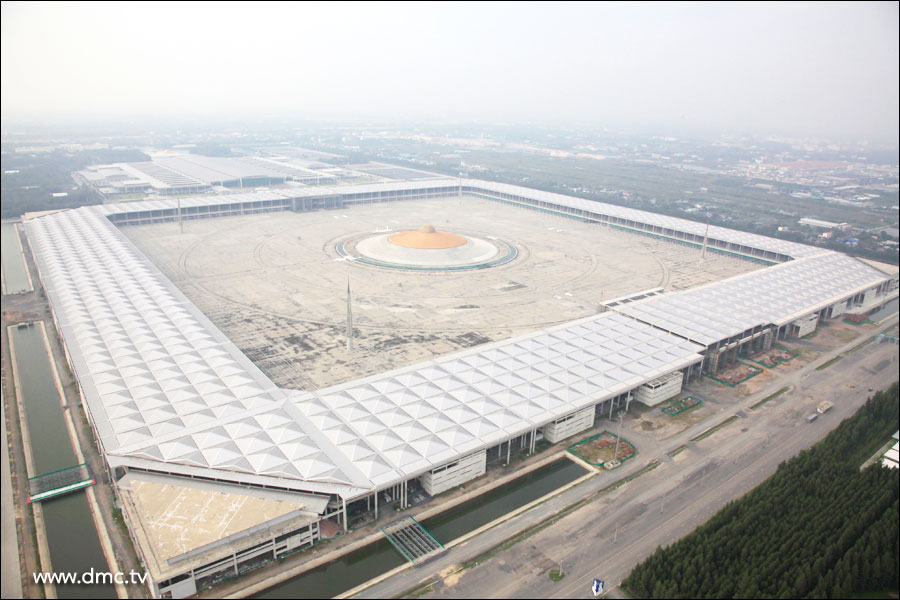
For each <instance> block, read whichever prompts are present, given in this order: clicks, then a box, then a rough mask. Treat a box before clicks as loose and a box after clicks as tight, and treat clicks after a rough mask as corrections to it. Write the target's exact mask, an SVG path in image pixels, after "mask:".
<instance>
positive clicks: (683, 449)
mask: <svg viewBox="0 0 900 600" xmlns="http://www.w3.org/2000/svg"><path fill="white" fill-rule="evenodd" d="M685 450H687V444H684V445H683V446H678V447H677V448H675V449H674V450H672V451H671V452H669V457H674V456H675V455H676V454H678V453H679V452H683V451H685Z"/></svg>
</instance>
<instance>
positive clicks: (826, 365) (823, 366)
mask: <svg viewBox="0 0 900 600" xmlns="http://www.w3.org/2000/svg"><path fill="white" fill-rule="evenodd" d="M873 339H874V338H869V339H867V340H866V341H864V342H862V343H861V344H857V345H855V346H853V347H852V348H850V349H849V350H847V351H846V352H844V353H843V354H838V355H837V356H835V357H834V358H832V359H831V360H829V361H828V362H827V363H825V364H822V365H819V366H818V367H816V371H824V370H825V369H827V368H828V367H830V366H831V365H833V364H834V363H836V362H837V361H839V360H841V359H842V358H844V357H845V356H847V355H848V354H852V353H854V352H856V351H857V350H859V349H860V348H862V347H863V346H865V345H867V344H869V343H870V342H871V341H872V340H873Z"/></svg>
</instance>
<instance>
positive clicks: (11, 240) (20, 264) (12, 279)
mask: <svg viewBox="0 0 900 600" xmlns="http://www.w3.org/2000/svg"><path fill="white" fill-rule="evenodd" d="M17 227H18V226H17V225H16V224H15V223H3V224H2V231H3V235H2V239H0V243H2V245H3V254H2V257H0V262H2V267H3V293H4V294H21V293H23V292H30V291H31V280H30V279H29V277H28V272H27V271H26V270H25V257H24V256H23V255H22V242H21V240H20V239H19V232H18V229H17Z"/></svg>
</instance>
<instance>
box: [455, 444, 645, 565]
mask: <svg viewBox="0 0 900 600" xmlns="http://www.w3.org/2000/svg"><path fill="white" fill-rule="evenodd" d="M658 466H659V460H658V459H654V460H652V461H650V462H649V463H647V466H646V467H644V468H643V469H641V470H640V471H638V472H636V473H632V474H631V475H629V476H628V477H624V478H622V479H620V480H619V481H616V482H615V483H611V484H610V485H608V486H606V487H605V488H603V489H601V490H597V491H596V492H594V493H593V494H591V495H590V496H588V497H587V498H582V499H581V500H578V501H577V502H573V503H572V504H570V505H569V506H566V507H565V508H563V509H562V510H560V511H559V512H558V513H556V514H555V515H551V516H549V517H547V518H546V519H544V520H543V521H541V522H540V523H536V524H535V525H532V526H531V527H529V528H528V529H526V530H524V531H522V532H519V533H517V534H514V535H512V536H510V537H509V538H507V539H506V540H504V541H502V542H500V543H499V544H497V545H496V546H494V547H493V548H490V549H488V550H486V551H485V552H483V553H482V554H480V555H478V556H476V557H475V558H473V559H471V560H468V561H466V562H464V563H462V565H460V571H465V570H467V569H473V568H475V567H477V566H478V565H480V564H481V563H483V562H486V561H488V560H490V559H491V558H493V557H494V555H496V554H498V553H500V552H502V551H503V550H508V549H510V548H512V547H513V546H515V545H516V544H518V543H519V542H521V541H524V540H527V539H528V538H530V537H532V536H533V535H535V534H537V533H540V532H541V531H543V530H544V529H546V528H547V527H550V526H551V525H554V524H555V523H557V522H559V521H560V520H561V519H563V518H564V517H566V516H568V515H570V514H571V513H573V512H575V511H576V510H579V509H581V508H584V507H585V506H587V505H588V504H590V503H591V502H593V501H594V500H596V499H597V498H599V497H600V496H602V495H603V494H606V493H608V492H611V491H613V490H615V489H617V488H619V487H621V486H623V485H625V484H626V483H628V482H629V481H632V480H634V479H637V478H638V477H640V476H641V475H643V474H644V473H648V472H650V471H652V470H653V469H655V468H656V467H658Z"/></svg>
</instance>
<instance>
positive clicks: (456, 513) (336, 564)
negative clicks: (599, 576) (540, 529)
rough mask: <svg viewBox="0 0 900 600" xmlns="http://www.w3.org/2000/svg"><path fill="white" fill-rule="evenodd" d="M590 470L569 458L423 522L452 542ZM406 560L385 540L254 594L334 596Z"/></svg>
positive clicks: (440, 539)
mask: <svg viewBox="0 0 900 600" xmlns="http://www.w3.org/2000/svg"><path fill="white" fill-rule="evenodd" d="M585 473H587V471H586V470H585V469H584V468H582V467H580V466H579V465H577V464H575V463H574V462H572V461H570V460H569V459H567V458H561V459H559V460H557V461H554V462H552V463H550V464H548V465H546V466H543V467H541V468H540V469H536V470H534V471H531V472H530V473H526V474H525V475H522V476H521V477H518V478H516V479H515V480H513V481H511V482H510V483H508V484H506V485H503V486H500V487H499V488H495V489H493V490H491V491H489V492H486V493H484V494H481V495H479V496H477V497H476V498H473V499H471V500H469V501H468V502H465V503H463V504H460V505H459V506H456V507H454V508H451V509H449V510H447V511H444V512H442V513H440V514H438V515H436V516H434V517H432V518H430V519H426V520H425V521H422V526H423V527H425V528H426V529H427V530H428V532H429V533H431V534H432V535H433V536H434V537H435V539H437V540H438V541H439V542H440V543H441V544H443V545H445V546H446V545H447V543H448V542H451V541H453V540H454V539H456V538H458V537H460V536H463V535H465V534H466V533H468V532H470V531H473V530H475V529H478V528H479V527H481V526H482V525H485V524H486V523H490V522H491V521H493V520H494V519H497V518H499V517H501V516H503V515H505V514H506V513H509V512H511V511H513V510H515V509H517V508H519V507H520V506H524V505H526V504H528V503H529V502H532V501H533V500H536V499H538V498H540V497H541V496H544V495H546V494H548V493H550V492H552V491H553V490H555V489H557V488H559V487H561V486H563V485H565V484H567V483H569V482H571V481H574V480H575V479H578V478H579V477H581V476H582V475H584V474H585ZM405 562H407V561H406V559H405V558H403V556H402V555H401V554H400V553H399V552H397V550H396V549H395V548H394V547H393V546H392V545H391V543H390V542H389V541H388V540H387V539H386V538H385V539H382V540H379V541H377V542H374V543H372V544H369V545H368V546H365V547H364V548H360V549H359V550H356V551H354V552H350V553H349V554H346V555H344V556H342V557H341V558H338V559H337V560H334V561H332V562H330V563H328V564H326V565H322V566H321V567H316V568H315V569H312V570H310V571H307V572H306V573H303V574H302V575H298V576H297V577H294V578H293V579H290V580H288V581H285V582H284V583H280V584H278V585H276V586H274V587H272V588H269V589H268V590H266V591H264V592H262V593H260V594H256V595H255V596H254V597H256V598H333V597H334V596H337V595H338V594H341V593H343V592H346V591H347V590H350V589H353V588H354V587H356V586H358V585H361V584H363V583H365V582H367V581H369V580H370V579H373V578H375V577H378V576H379V575H381V574H382V573H385V572H387V571H390V570H391V569H393V568H395V567H398V566H400V565H402V564H404V563H405Z"/></svg>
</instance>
